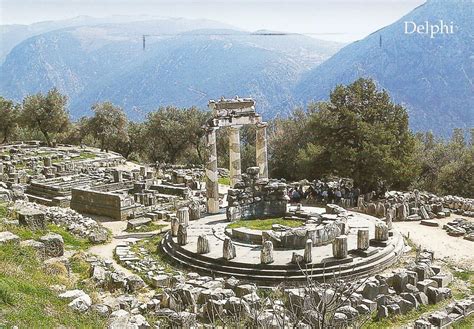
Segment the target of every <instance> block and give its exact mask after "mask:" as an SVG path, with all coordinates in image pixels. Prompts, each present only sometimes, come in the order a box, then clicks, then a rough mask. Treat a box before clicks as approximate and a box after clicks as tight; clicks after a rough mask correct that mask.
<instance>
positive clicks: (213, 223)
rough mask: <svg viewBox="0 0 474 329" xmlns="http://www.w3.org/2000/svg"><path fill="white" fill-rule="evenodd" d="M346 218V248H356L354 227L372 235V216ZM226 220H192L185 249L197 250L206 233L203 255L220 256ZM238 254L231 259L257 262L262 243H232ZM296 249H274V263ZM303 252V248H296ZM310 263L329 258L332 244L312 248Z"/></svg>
mask: <svg viewBox="0 0 474 329" xmlns="http://www.w3.org/2000/svg"><path fill="white" fill-rule="evenodd" d="M304 209H305V210H310V211H312V212H318V213H322V212H324V211H325V210H324V209H323V208H316V207H305V208H304ZM350 214H351V216H349V218H348V226H349V228H350V231H349V234H348V249H349V250H351V249H356V248H357V230H358V229H359V228H362V227H365V228H367V227H368V228H369V236H370V238H373V237H374V227H375V226H374V223H375V220H376V219H375V218H374V217H371V216H367V215H363V214H358V213H353V212H350ZM228 224H229V222H227V221H226V219H225V214H217V215H213V216H207V217H204V218H201V219H200V220H198V221H191V222H190V226H189V228H188V244H187V245H186V246H184V248H185V249H187V250H189V251H191V252H196V250H197V238H198V236H199V235H201V234H206V235H207V236H208V239H209V243H210V247H211V248H210V249H211V252H210V253H208V254H206V257H210V258H222V249H223V240H224V238H225V235H224V230H225V228H226V226H227V225H228ZM235 246H236V254H237V257H236V258H234V259H233V261H235V262H240V263H247V264H258V263H260V250H261V246H257V245H244V244H235ZM294 251H295V250H274V258H275V262H274V263H273V265H286V264H288V263H289V262H290V261H291V258H292V254H293V252H294ZM297 252H298V253H300V254H303V250H298V251H297ZM312 255H313V263H320V262H323V261H324V260H325V259H329V258H332V244H328V245H325V246H318V247H313V250H312Z"/></svg>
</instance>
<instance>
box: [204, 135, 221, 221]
mask: <svg viewBox="0 0 474 329" xmlns="http://www.w3.org/2000/svg"><path fill="white" fill-rule="evenodd" d="M206 144H207V148H208V150H209V159H208V161H207V165H206V197H207V212H208V213H210V214H216V213H218V212H219V184H218V182H217V145H216V130H215V129H214V128H210V129H208V131H207V135H206Z"/></svg>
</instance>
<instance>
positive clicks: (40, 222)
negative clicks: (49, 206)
mask: <svg viewBox="0 0 474 329" xmlns="http://www.w3.org/2000/svg"><path fill="white" fill-rule="evenodd" d="M18 222H19V223H20V225H21V226H25V227H28V228H29V229H31V230H45V229H46V217H45V214H44V212H42V211H39V210H37V209H31V208H25V209H21V210H20V211H18Z"/></svg>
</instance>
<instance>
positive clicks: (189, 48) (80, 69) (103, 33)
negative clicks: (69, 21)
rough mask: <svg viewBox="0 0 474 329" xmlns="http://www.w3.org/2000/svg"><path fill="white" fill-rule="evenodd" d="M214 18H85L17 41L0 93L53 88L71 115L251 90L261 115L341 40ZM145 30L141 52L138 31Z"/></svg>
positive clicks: (278, 104) (274, 108)
mask: <svg viewBox="0 0 474 329" xmlns="http://www.w3.org/2000/svg"><path fill="white" fill-rule="evenodd" d="M218 25H219V23H216V22H210V21H200V20H185V19H179V20H174V19H168V20H158V21H140V22H121V23H107V24H98V25H81V26H75V27H68V28H63V29H59V30H54V31H50V32H47V33H42V34H39V35H37V36H33V37H30V38H28V39H26V40H25V41H23V42H21V43H20V44H18V45H17V46H15V47H14V48H13V49H12V50H11V51H10V53H9V54H8V56H7V57H6V59H5V62H4V63H3V65H2V66H1V67H0V75H1V76H2V80H1V81H0V94H1V95H3V96H5V97H8V98H13V99H15V100H21V99H22V98H23V97H24V96H25V95H27V94H31V93H36V92H38V91H46V90H48V89H50V88H52V87H54V86H56V87H58V88H59V89H60V90H61V91H62V92H64V93H66V94H67V95H68V96H69V98H70V102H69V104H70V110H71V113H72V114H73V117H75V118H77V117H79V116H81V115H85V114H90V107H91V105H92V104H93V103H94V102H97V101H103V100H111V101H113V102H114V103H116V104H118V105H121V106H123V107H124V108H125V109H126V111H127V112H128V114H129V116H130V117H131V118H136V119H140V118H142V117H143V116H144V115H145V114H146V112H148V111H150V110H153V109H156V108H157V107H158V106H160V105H169V104H173V105H177V106H191V105H197V106H201V107H204V106H205V105H206V104H207V101H208V100H209V99H211V98H218V97H220V96H227V97H231V96H234V95H241V96H252V97H254V98H255V99H256V100H257V102H258V107H259V111H261V112H263V113H264V114H265V116H266V117H273V116H275V115H277V114H278V113H280V112H287V111H288V110H289V109H291V108H292V107H293V104H294V103H293V96H292V93H291V92H292V90H293V88H294V86H295V84H296V83H297V81H298V79H299V77H300V76H301V75H302V74H303V73H304V72H306V71H308V70H309V69H311V68H313V67H315V66H317V65H318V64H320V63H321V62H323V61H324V60H325V59H327V58H329V57H330V56H331V55H332V54H334V53H335V52H336V51H337V50H338V49H340V47H341V45H340V44H338V43H334V42H327V41H320V40H316V39H313V38H310V37H305V36H301V35H284V36H262V35H256V34H252V33H248V32H243V31H239V30H235V29H229V28H228V26H227V25H225V24H222V26H220V27H219V26H218ZM145 33H147V34H153V35H150V36H148V37H147V42H146V50H145V51H143V50H142V37H141V36H142V34H145Z"/></svg>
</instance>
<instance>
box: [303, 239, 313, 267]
mask: <svg viewBox="0 0 474 329" xmlns="http://www.w3.org/2000/svg"><path fill="white" fill-rule="evenodd" d="M312 249H313V240H311V239H308V240H306V244H305V245H304V254H303V255H304V256H303V259H304V262H305V263H311V262H312V261H313V255H312Z"/></svg>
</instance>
